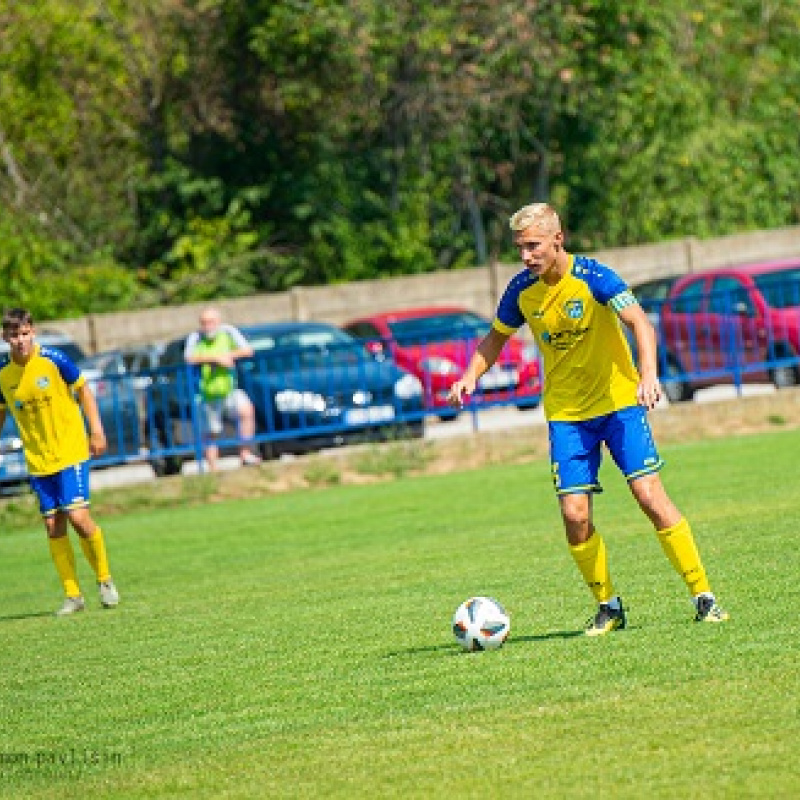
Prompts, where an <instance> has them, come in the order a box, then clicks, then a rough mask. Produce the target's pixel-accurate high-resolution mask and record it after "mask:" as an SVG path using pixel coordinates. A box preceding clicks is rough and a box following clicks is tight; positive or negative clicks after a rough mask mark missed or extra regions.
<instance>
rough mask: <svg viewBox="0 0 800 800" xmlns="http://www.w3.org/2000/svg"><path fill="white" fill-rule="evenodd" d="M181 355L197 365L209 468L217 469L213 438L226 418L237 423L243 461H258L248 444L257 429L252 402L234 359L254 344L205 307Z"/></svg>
mask: <svg viewBox="0 0 800 800" xmlns="http://www.w3.org/2000/svg"><path fill="white" fill-rule="evenodd" d="M183 355H184V360H185V361H186V363H187V364H197V365H198V366H199V367H200V396H201V397H202V400H203V416H204V421H205V427H204V431H205V435H206V436H208V437H209V439H208V441H207V442H206V447H205V454H206V461H207V462H208V468H209V470H210V471H211V472H214V471H215V470H216V469H217V462H218V459H219V447H218V446H217V444H216V441H215V440H216V439H218V438H219V436H220V435H221V434H222V430H223V423H224V421H225V420H226V419H231V420H233V421H235V422H236V424H237V425H238V430H239V438H240V439H241V441H242V444H241V447H240V448H239V456H240V458H241V460H242V464H243V465H245V466H246V465H249V464H259V463H261V459H260V458H259V457H258V456H257V455H256V454H255V453H254V452H253V451H252V450H251V448H250V446H249V444H248V442H249V440H251V439H252V438H253V436H254V435H255V432H256V418H255V411H254V409H253V404H252V402H251V401H250V398H249V397H248V396H247V394H246V393H245V392H244V391H243V390H242V389H240V388H239V387H238V386H237V385H236V370H235V364H236V359H238V358H247V357H248V356H252V355H253V348H252V347H250V345H249V344H248V342H247V339H245V337H244V336H243V334H242V332H241V331H240V330H239V329H238V328H235V327H234V326H233V325H229V324H227V323H223V322H222V316H221V315H220V312H219V309H217V308H214V307H209V308H205V309H203V311H202V312H201V314H200V330H199V331H195V332H194V333H192V334H190V335H189V336H188V337H187V339H186V346H185V348H184V351H183Z"/></svg>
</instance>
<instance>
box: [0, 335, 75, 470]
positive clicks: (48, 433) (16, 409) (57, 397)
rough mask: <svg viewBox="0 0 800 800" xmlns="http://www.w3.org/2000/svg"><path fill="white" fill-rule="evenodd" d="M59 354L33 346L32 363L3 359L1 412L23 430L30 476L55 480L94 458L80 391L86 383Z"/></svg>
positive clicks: (1, 363) (1, 369) (0, 380)
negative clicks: (49, 477)
mask: <svg viewBox="0 0 800 800" xmlns="http://www.w3.org/2000/svg"><path fill="white" fill-rule="evenodd" d="M85 382H86V381H85V378H84V377H83V375H82V374H81V371H80V370H79V369H78V367H77V366H76V365H75V364H74V363H73V362H72V361H71V360H70V359H69V358H67V356H65V355H64V354H63V353H62V352H61V351H60V350H56V349H55V348H52V347H42V346H40V345H38V344H37V345H35V346H34V351H33V354H32V355H31V358H30V359H29V360H28V363H27V364H24V365H20V364H16V363H15V362H14V361H13V360H12V359H11V357H10V356H8V355H6V356H4V357H3V358H2V360H0V408H4V409H6V410H7V411H10V412H11V414H12V416H13V417H14V420H15V421H16V423H17V428H18V429H19V435H20V438H21V439H22V446H23V449H24V451H25V461H26V463H27V465H28V472H29V473H30V474H31V475H52V474H54V473H56V472H60V471H61V470H63V469H66V468H67V467H71V466H74V465H75V464H80V463H81V462H83V461H87V460H88V459H89V442H88V438H87V435H86V424H85V422H84V419H83V413H82V412H81V408H80V405H79V404H78V401H77V399H76V397H75V391H76V390H77V389H79V388H80V387H81V386H83V384H84V383H85Z"/></svg>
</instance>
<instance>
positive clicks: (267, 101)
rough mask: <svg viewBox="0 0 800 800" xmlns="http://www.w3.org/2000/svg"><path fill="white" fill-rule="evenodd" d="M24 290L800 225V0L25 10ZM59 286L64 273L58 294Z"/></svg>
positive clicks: (12, 3) (351, 266)
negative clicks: (529, 243)
mask: <svg viewBox="0 0 800 800" xmlns="http://www.w3.org/2000/svg"><path fill="white" fill-rule="evenodd" d="M0 31H2V36H0V245H1V246H0V279H2V284H0V285H2V286H3V290H2V300H3V302H4V303H5V304H8V303H11V302H14V303H20V304H24V305H28V306H30V307H31V308H32V310H34V312H35V313H36V315H37V317H41V318H47V317H59V316H62V317H63V316H73V315H80V314H83V313H88V312H91V311H99V310H107V309H114V308H124V307H132V306H153V305H158V304H170V303H179V302H185V301H193V300H205V299H210V298H213V297H234V296H241V295H245V294H250V293H253V292H260V291H276V290H282V289H286V288H289V287H291V286H294V285H300V284H323V283H333V282H341V281H350V280H355V279H361V278H371V277H377V276H382V275H399V274H408V273H415V272H426V271H431V270H435V269H461V268H465V267H469V266H472V265H475V264H480V263H483V262H485V261H486V260H487V259H488V258H490V257H491V256H492V255H498V254H499V255H501V256H507V257H510V256H511V254H510V252H509V251H508V246H509V239H508V236H507V231H506V219H507V216H508V214H509V213H510V212H511V211H513V210H514V208H516V207H517V206H519V205H521V204H523V203H526V202H530V201H532V200H549V201H551V202H553V203H554V204H556V205H557V206H558V207H559V208H560V210H561V211H562V214H563V216H564V219H565V222H566V225H567V228H568V230H569V233H570V237H571V238H570V241H571V244H572V245H573V246H574V247H576V248H596V247H601V246H610V245H624V244H633V243H639V242H649V241H658V240H661V239H665V238H670V237H676V236H685V235H696V236H715V235H722V234H726V233H731V232H735V231H740V230H746V229H754V228H770V227H777V226H782V225H789V224H795V223H797V222H798V221H800V204H798V201H797V199H796V198H797V191H796V187H795V184H796V178H797V174H798V169H797V163H798V157H797V155H796V153H797V149H798V147H797V146H798V136H797V129H798V122H800V89H799V88H798V87H800V6H798V5H797V4H796V3H779V2H775V1H774V0H741V1H740V2H738V3H736V4H731V3H729V2H725V0H694V2H691V3H689V2H688V0H664V2H662V3H659V4H653V3H649V2H644V1H643V0H620V1H619V2H615V3H607V2H603V0H571V1H568V0H513V1H512V0H475V1H474V2H471V3H460V2H453V0H436V1H435V0H396V2H392V3H385V2H379V1H378V0H304V2H294V1H292V0H140V2H138V3H127V2H124V0H71V2H66V0H26V2H25V3H21V2H16V0H0ZM43 287H44V289H43Z"/></svg>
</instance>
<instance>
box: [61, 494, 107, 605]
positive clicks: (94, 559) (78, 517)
mask: <svg viewBox="0 0 800 800" xmlns="http://www.w3.org/2000/svg"><path fill="white" fill-rule="evenodd" d="M67 514H68V517H69V521H70V523H71V525H72V527H73V528H74V529H75V532H76V533H77V534H78V541H80V543H81V550H83V555H84V556H85V558H86V560H87V561H88V562H89V566H90V567H91V568H92V570H94V574H95V578H96V580H97V588H98V591H99V592H100V603H101V604H102V605H103V606H104V607H105V608H114V607H115V606H117V605H119V592H118V591H117V587H116V584H115V583H114V580H113V578H112V577H111V570H110V569H109V566H108V555H107V553H106V543H105V538H104V536H103V531H102V529H101V528H100V526H99V525H98V524H97V523H96V522H95V521H94V518H93V517H92V515H91V513H90V511H89V508H88V506H84V507H82V508H74V509H70V510H69V511H68V512H67Z"/></svg>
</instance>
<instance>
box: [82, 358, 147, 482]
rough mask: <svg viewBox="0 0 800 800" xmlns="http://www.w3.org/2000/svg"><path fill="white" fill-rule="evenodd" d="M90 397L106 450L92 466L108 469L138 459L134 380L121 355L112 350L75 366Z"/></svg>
mask: <svg viewBox="0 0 800 800" xmlns="http://www.w3.org/2000/svg"><path fill="white" fill-rule="evenodd" d="M77 364H78V367H79V368H80V370H81V372H82V373H83V375H84V377H85V378H86V383H87V384H88V385H89V387H90V388H91V390H92V392H93V393H94V396H95V399H96V401H97V410H98V411H99V412H100V420H101V421H102V423H103V430H104V431H105V434H106V440H107V442H108V449H107V450H106V452H105V453H104V454H103V455H102V456H101V457H99V458H97V459H94V460H93V461H92V463H93V464H94V465H96V466H101V467H102V466H110V465H112V464H118V463H120V462H124V461H135V460H139V459H140V458H141V453H140V449H141V443H142V433H141V412H140V403H139V400H138V397H137V390H136V385H135V383H134V378H133V377H132V376H129V375H128V373H127V372H126V371H125V367H124V364H123V363H122V358H121V355H120V353H119V352H118V351H116V350H112V351H108V352H105V353H97V354H96V355H93V356H87V357H85V358H83V359H81V360H80V361H78V362H77Z"/></svg>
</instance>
